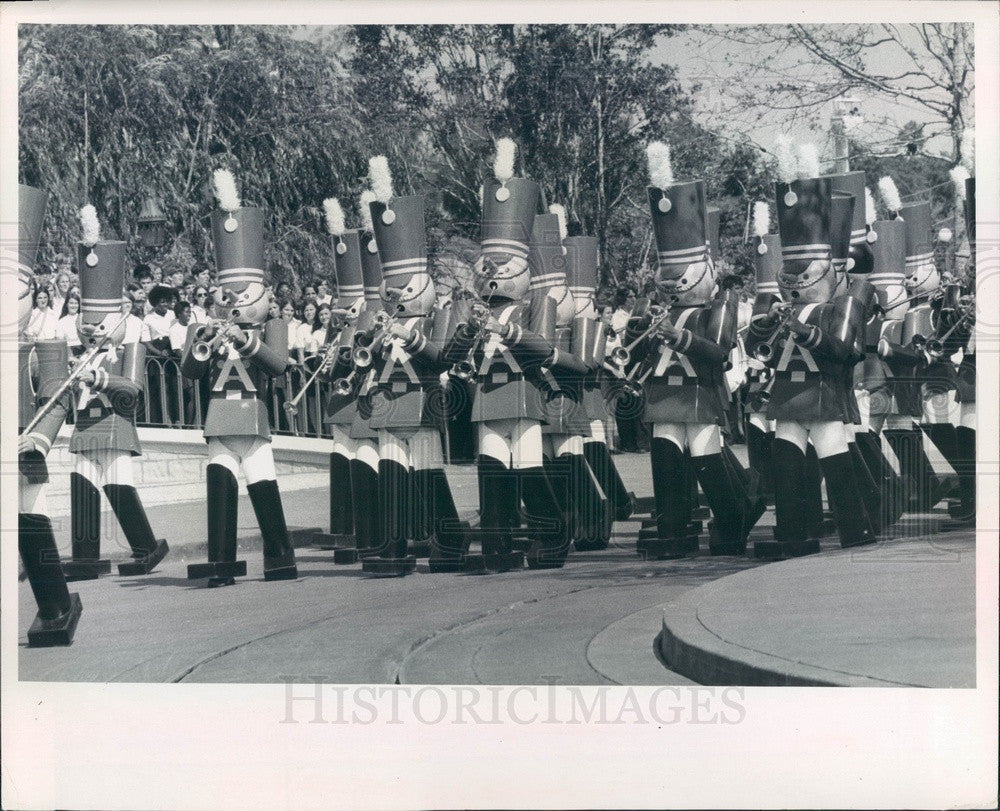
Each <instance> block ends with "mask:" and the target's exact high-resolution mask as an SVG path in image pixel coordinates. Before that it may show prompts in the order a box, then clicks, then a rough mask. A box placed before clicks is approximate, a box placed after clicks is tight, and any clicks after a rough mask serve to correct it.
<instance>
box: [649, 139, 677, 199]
mask: <svg viewBox="0 0 1000 811" xmlns="http://www.w3.org/2000/svg"><path fill="white" fill-rule="evenodd" d="M646 163H647V164H648V166H649V182H650V183H651V184H652V185H654V186H656V187H657V188H660V189H665V188H667V186H670V185H671V184H673V182H674V167H673V164H672V163H671V161H670V145H669V144H666V143H664V142H663V141H653V142H652V143H650V144H648V145H647V146H646Z"/></svg>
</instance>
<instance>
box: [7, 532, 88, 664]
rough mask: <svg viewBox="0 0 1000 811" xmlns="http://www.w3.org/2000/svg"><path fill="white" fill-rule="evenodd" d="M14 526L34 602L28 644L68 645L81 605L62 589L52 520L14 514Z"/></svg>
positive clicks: (61, 572) (42, 645)
mask: <svg viewBox="0 0 1000 811" xmlns="http://www.w3.org/2000/svg"><path fill="white" fill-rule="evenodd" d="M17 525H18V526H17V530H18V531H17V549H18V552H20V553H21V560H22V561H23V562H24V571H25V573H26V574H27V575H28V583H29V584H30V586H31V592H32V594H34V595H35V603H36V604H37V605H38V614H37V616H36V617H35V619H34V621H33V622H32V623H31V627H30V628H29V629H28V645H29V646H30V647H33V648H36V647H37V648H41V647H51V646H54V645H69V644H71V643H72V642H73V634H74V632H75V631H76V625H77V622H78V621H79V620H80V612H81V611H82V610H83V606H82V605H81V603H80V597H79V595H77V594H70V593H69V589H68V588H66V576H65V575H64V574H63V570H62V566H61V565H60V563H59V550H58V549H57V548H56V539H55V536H54V535H53V533H52V522H51V521H49V518H48V516H46V515H41V514H40V513H18V516H17Z"/></svg>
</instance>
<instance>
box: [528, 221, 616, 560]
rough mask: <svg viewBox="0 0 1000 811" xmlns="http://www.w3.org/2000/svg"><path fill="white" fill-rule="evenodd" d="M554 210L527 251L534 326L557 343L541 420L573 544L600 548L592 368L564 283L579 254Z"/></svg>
mask: <svg viewBox="0 0 1000 811" xmlns="http://www.w3.org/2000/svg"><path fill="white" fill-rule="evenodd" d="M550 211H551V212H552V213H550V214H538V215H537V216H536V217H535V219H534V223H533V225H532V231H531V244H530V246H529V250H528V269H529V272H530V276H531V282H530V284H529V287H528V289H529V294H530V296H531V312H532V314H533V316H536V317H535V318H533V320H532V327H533V328H534V329H535V331H537V332H538V334H539V336H540V337H542V338H543V339H545V340H548V341H551V342H552V343H553V344H554V345H555V353H554V356H553V362H552V363H551V364H550V365H547V366H545V367H543V371H542V375H543V377H544V378H545V379H546V381H547V382H548V384H549V385H548V387H547V388H548V391H547V395H546V400H545V406H544V408H545V421H546V424H544V425H542V437H543V442H544V448H545V461H544V467H545V471H546V473H547V475H548V477H549V481H550V482H551V484H552V489H553V492H554V493H555V495H556V499H557V500H558V502H559V507H560V509H561V510H562V511H563V512H564V513H565V514H566V515H567V517H568V519H569V520H570V522H571V527H570V529H569V534H570V535H571V537H572V538H573V541H574V545H575V547H576V548H577V549H578V550H581V551H582V550H587V549H602V548H604V547H605V546H607V543H608V540H609V537H610V526H611V525H610V522H609V521H608V499H607V497H606V495H605V493H604V491H603V489H602V488H601V486H600V484H599V483H598V481H597V479H596V477H595V475H594V472H593V471H592V470H591V469H590V466H589V465H588V464H587V459H586V457H585V456H584V454H583V448H584V437H585V436H589V434H590V418H589V417H588V414H587V408H586V404H585V403H584V390H583V386H584V376H585V375H586V374H587V371H588V368H587V366H586V364H585V363H584V360H583V359H582V358H581V357H580V355H579V354H577V353H578V352H582V351H583V350H584V347H583V344H582V343H579V342H578V341H579V336H577V335H576V334H575V330H576V327H577V324H576V322H575V318H574V317H575V315H576V303H575V301H574V300H573V296H572V294H571V293H570V290H569V288H568V287H567V284H566V282H567V279H566V275H567V269H568V268H567V265H571V264H572V263H573V261H574V260H575V259H577V258H578V257H577V255H576V254H577V252H576V251H574V253H573V254H570V253H569V248H568V246H566V245H565V243H566V242H567V241H568V237H566V212H565V209H563V207H562V206H551V207H550ZM591 337H592V336H591ZM576 344H578V345H576ZM574 350H576V351H574Z"/></svg>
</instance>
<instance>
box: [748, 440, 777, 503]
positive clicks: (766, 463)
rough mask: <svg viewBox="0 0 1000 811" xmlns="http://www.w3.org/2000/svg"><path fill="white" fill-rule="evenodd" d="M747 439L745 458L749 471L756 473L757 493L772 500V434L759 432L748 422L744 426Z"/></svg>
mask: <svg viewBox="0 0 1000 811" xmlns="http://www.w3.org/2000/svg"><path fill="white" fill-rule="evenodd" d="M744 432H745V433H746V437H747V456H748V457H749V461H750V469H751V470H753V471H754V472H756V474H757V476H758V479H757V482H758V484H757V493H758V494H759V495H760V496H761V497H763V498H764V499H765V500H767V501H772V502H773V500H774V481H773V478H772V476H771V468H772V462H771V441H772V440H773V439H774V434H772V433H765V432H764V431H761V430H760V428H758V427H757V426H756V425H754V424H753V423H751V422H750V421H749V420H748V421H747V423H746V425H745V426H744Z"/></svg>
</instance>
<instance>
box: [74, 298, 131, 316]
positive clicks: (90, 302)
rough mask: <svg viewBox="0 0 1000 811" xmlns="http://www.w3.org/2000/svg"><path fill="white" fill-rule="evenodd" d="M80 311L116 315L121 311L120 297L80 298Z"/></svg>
mask: <svg viewBox="0 0 1000 811" xmlns="http://www.w3.org/2000/svg"><path fill="white" fill-rule="evenodd" d="M80 309H81V310H83V312H85V313H118V312H121V309H122V297H121V296H117V297H115V298H81V299H80Z"/></svg>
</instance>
